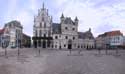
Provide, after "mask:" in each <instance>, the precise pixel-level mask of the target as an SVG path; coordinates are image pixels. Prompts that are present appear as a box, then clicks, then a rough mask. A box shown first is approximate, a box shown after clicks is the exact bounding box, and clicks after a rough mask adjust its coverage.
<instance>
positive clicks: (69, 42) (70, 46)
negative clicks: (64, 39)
mask: <svg viewBox="0 0 125 74" xmlns="http://www.w3.org/2000/svg"><path fill="white" fill-rule="evenodd" d="M68 49H72V40H69V41H68Z"/></svg>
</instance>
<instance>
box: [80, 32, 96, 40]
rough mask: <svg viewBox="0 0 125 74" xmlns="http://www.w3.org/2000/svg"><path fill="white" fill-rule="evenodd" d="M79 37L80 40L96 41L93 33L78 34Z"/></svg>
mask: <svg viewBox="0 0 125 74" xmlns="http://www.w3.org/2000/svg"><path fill="white" fill-rule="evenodd" d="M78 36H79V38H80V39H94V36H93V34H92V33H91V31H86V32H78Z"/></svg>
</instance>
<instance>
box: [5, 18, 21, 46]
mask: <svg viewBox="0 0 125 74" xmlns="http://www.w3.org/2000/svg"><path fill="white" fill-rule="evenodd" d="M22 29H23V27H22V25H21V24H20V22H18V21H16V20H14V21H11V22H8V23H6V24H5V26H4V37H8V42H9V45H8V47H12V48H13V47H20V46H21V42H22V41H21V40H22Z"/></svg>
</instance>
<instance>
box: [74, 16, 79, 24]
mask: <svg viewBox="0 0 125 74" xmlns="http://www.w3.org/2000/svg"><path fill="white" fill-rule="evenodd" d="M74 21H75V24H76V25H78V22H79V20H78V18H77V17H76V18H75V20H74Z"/></svg>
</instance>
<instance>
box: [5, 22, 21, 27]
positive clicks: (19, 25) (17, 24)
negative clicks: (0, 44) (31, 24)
mask: <svg viewBox="0 0 125 74" xmlns="http://www.w3.org/2000/svg"><path fill="white" fill-rule="evenodd" d="M12 24H13V25H14V26H17V27H20V28H23V27H22V25H21V23H20V22H19V21H17V20H13V21H11V22H8V23H6V24H5V27H6V26H9V27H11V26H12Z"/></svg>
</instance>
